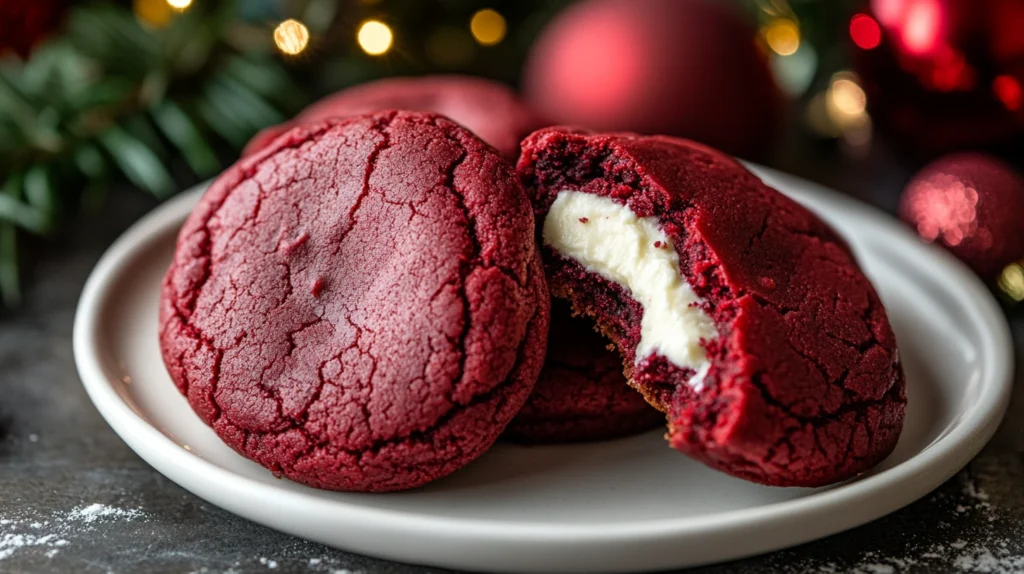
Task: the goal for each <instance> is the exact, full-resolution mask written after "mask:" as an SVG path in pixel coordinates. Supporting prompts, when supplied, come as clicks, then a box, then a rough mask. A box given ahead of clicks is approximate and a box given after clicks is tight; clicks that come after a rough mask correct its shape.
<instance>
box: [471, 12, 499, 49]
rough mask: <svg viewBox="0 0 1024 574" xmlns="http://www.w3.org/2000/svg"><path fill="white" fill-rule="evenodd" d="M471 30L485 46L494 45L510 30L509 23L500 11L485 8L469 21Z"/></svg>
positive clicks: (474, 36)
mask: <svg viewBox="0 0 1024 574" xmlns="http://www.w3.org/2000/svg"><path fill="white" fill-rule="evenodd" d="M469 31H470V32H471V33H472V34H473V38H474V39H476V41H477V42H479V43H480V44H481V45H483V46H494V45H495V44H498V43H500V42H501V41H502V40H504V39H505V34H506V33H507V32H508V25H507V24H506V23H505V17H504V16H502V15H501V14H499V13H498V12H496V11H494V10H491V9H490V8H485V9H483V10H480V11H479V12H477V13H476V14H473V18H472V19H470V21H469Z"/></svg>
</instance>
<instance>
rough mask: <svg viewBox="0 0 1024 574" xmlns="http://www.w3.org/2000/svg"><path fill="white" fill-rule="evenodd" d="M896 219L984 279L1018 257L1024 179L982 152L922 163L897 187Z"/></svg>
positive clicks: (1023, 227)
mask: <svg viewBox="0 0 1024 574" xmlns="http://www.w3.org/2000/svg"><path fill="white" fill-rule="evenodd" d="M900 217H901V218H902V219H903V220H904V221H906V222H907V223H909V224H911V225H913V226H914V228H915V229H916V230H917V233H918V234H919V235H920V236H921V237H922V238H924V239H925V240H926V241H932V242H936V243H940V244H942V245H945V246H946V247H948V248H949V249H950V251H952V252H953V253H954V254H956V256H957V257H959V258H960V259H961V260H963V261H964V263H967V265H969V266H970V267H971V268H972V269H974V270H975V271H976V272H977V273H978V274H979V275H980V276H982V277H983V278H984V279H993V278H995V277H996V276H997V275H998V274H999V272H1000V271H1001V270H1002V269H1003V267H1005V266H1006V265H1009V264H1010V263H1012V262H1014V261H1016V260H1018V259H1021V258H1024V177H1021V176H1020V175H1019V174H1017V173H1016V172H1014V171H1013V169H1012V168H1010V166H1008V165H1006V164H1005V163H1003V162H1002V161H1000V160H998V159H996V158H994V157H992V156H989V155H987V154H981V153H959V154H953V155H948V156H945V157H942V158H940V159H938V160H936V161H934V162H932V163H931V164H929V165H927V166H925V168H924V169H922V170H921V171H920V172H918V173H917V175H915V176H914V178H913V179H912V180H911V181H910V183H909V184H907V187H906V189H904V191H903V196H902V198H901V199H900Z"/></svg>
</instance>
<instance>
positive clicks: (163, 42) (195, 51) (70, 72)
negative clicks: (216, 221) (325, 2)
mask: <svg viewBox="0 0 1024 574" xmlns="http://www.w3.org/2000/svg"><path fill="white" fill-rule="evenodd" d="M197 4H209V5H211V6H209V7H199V6H197V7H195V8H193V9H190V10H189V11H188V12H186V13H184V14H181V15H178V16H176V17H175V18H174V20H173V21H172V22H171V23H170V25H168V26H167V27H165V28H163V29H159V30H150V29H147V28H145V27H143V26H142V25H141V24H139V22H138V21H137V20H136V19H135V17H134V15H133V14H132V13H131V12H129V11H128V10H125V9H123V8H120V7H116V6H112V5H107V4H90V5H86V6H79V7H75V8H72V10H71V12H70V13H69V15H68V19H67V22H66V26H65V30H64V31H63V32H62V33H61V34H60V35H59V36H58V38H57V39H55V40H53V41H51V42H49V43H48V44H46V45H43V46H41V47H39V48H38V49H37V50H36V51H35V52H34V53H33V55H32V57H31V58H30V59H29V60H28V61H27V62H20V61H15V60H5V61H0V298H2V299H3V302H4V303H5V304H7V305H15V304H17V303H18V301H19V300H20V292H19V282H20V281H19V276H20V271H21V266H20V265H19V258H18V255H19V247H18V242H19V236H20V235H22V234H32V235H39V236H50V235H53V234H54V233H56V232H57V231H58V230H59V229H60V227H61V224H62V223H63V221H64V220H65V219H66V218H67V217H68V216H69V215H70V214H72V213H74V210H77V209H81V208H84V207H90V206H94V205H95V204H96V203H98V202H99V201H102V199H103V197H104V196H105V195H106V193H105V192H106V189H107V188H109V186H110V185H111V183H113V182H114V181H116V180H117V179H125V180H127V181H129V182H131V183H132V184H133V185H135V186H137V187H139V188H140V189H143V190H145V191H147V192H149V193H151V194H153V195H154V196H156V197H160V198H163V197H167V196H168V195H170V194H172V193H173V192H174V191H175V190H176V189H177V188H178V186H177V185H176V183H175V180H174V178H173V177H172V173H171V170H170V169H169V167H168V166H169V165H170V163H171V160H172V159H173V158H182V159H183V160H184V163H185V164H186V165H187V166H188V169H189V170H190V171H191V172H193V173H194V174H195V175H196V176H198V177H209V176H212V175H214V174H216V173H217V172H218V171H219V170H220V169H221V168H222V166H221V162H220V160H219V159H218V155H217V153H216V150H217V149H219V148H224V147H227V146H230V148H231V149H238V148H240V147H241V146H242V145H243V144H244V143H245V141H246V140H247V139H248V138H249V137H251V135H252V134H253V133H255V132H256V131H257V130H259V129H261V128H263V127H265V126H267V125H271V124H274V123H278V122H280V121H282V120H283V119H284V118H285V117H286V113H285V112H289V111H293V110H294V109H295V108H296V107H297V106H298V105H299V104H300V103H302V100H303V99H304V98H303V95H302V94H301V93H298V92H297V91H296V90H295V88H294V87H293V86H294V82H292V80H291V78H290V75H289V73H288V71H287V70H286V69H285V68H284V67H283V66H282V64H281V63H280V62H279V61H278V60H277V59H275V57H274V56H273V55H272V54H271V53H270V51H269V50H260V49H253V50H240V49H239V48H238V47H237V46H235V45H234V44H232V43H231V42H230V41H229V38H230V37H231V34H232V27H233V26H236V25H239V24H237V22H238V19H237V18H236V14H235V6H234V4H233V3H217V2H211V3H197Z"/></svg>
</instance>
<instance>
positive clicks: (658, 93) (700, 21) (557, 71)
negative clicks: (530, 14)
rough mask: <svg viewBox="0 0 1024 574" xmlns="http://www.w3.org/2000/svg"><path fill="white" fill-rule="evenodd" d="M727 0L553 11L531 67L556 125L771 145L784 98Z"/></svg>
mask: <svg viewBox="0 0 1024 574" xmlns="http://www.w3.org/2000/svg"><path fill="white" fill-rule="evenodd" d="M733 8H734V7H733V6H731V4H730V3H727V2H716V1H710V0H588V1H584V2H580V3H577V4H574V5H572V6H571V7H569V8H568V9H567V10H566V11H565V12H563V13H562V14H561V15H559V16H558V17H557V18H555V19H554V20H553V21H552V22H551V23H550V24H549V25H548V27H547V28H546V29H545V30H544V32H543V33H542V34H541V36H540V38H539V39H538V40H537V43H536V44H535V45H534V47H533V50H532V53H531V55H530V58H529V60H528V62H527V64H526V67H525V72H524V78H523V80H524V82H523V84H524V89H525V92H526V96H527V98H528V99H529V100H530V102H531V103H532V104H533V105H534V106H535V107H536V108H537V109H538V110H539V111H540V112H542V113H543V114H544V115H546V116H547V118H548V119H549V120H551V121H552V122H554V123H560V124H571V125H577V126H582V127H587V128H591V129H596V130H605V131H634V132H640V133H656V134H669V135H677V136H683V137H688V138H692V139H695V140H698V141H702V142H705V143H708V144H710V145H713V146H716V147H719V148H722V149H724V150H726V151H728V152H731V153H734V154H739V155H748V156H749V155H756V154H757V153H758V152H759V151H761V150H763V149H764V148H765V146H766V145H767V144H768V143H770V142H771V140H772V138H773V136H774V135H775V132H776V129H775V128H776V126H777V125H778V123H779V118H780V112H781V108H780V104H781V97H780V95H779V92H778V89H777V88H776V85H775V83H774V80H773V78H772V75H771V71H770V69H769V67H768V63H767V58H766V56H765V55H764V53H762V51H761V50H760V49H759V48H758V47H757V44H756V36H757V35H756V30H755V29H754V28H753V26H751V25H748V23H747V22H746V21H745V20H744V19H743V18H742V17H741V16H740V15H739V14H738V13H737V12H736V11H735V10H733Z"/></svg>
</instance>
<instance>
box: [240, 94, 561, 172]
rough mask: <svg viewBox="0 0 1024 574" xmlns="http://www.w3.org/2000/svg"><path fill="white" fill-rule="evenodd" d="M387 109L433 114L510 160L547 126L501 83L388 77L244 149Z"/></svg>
mask: <svg viewBox="0 0 1024 574" xmlns="http://www.w3.org/2000/svg"><path fill="white" fill-rule="evenodd" d="M386 109H401V110H415V111H421V112H433V113H436V114H441V115H443V116H447V117H448V118H449V119H451V120H454V121H455V122H457V123H459V124H461V125H463V126H465V127H466V128H467V129H469V130H470V131H472V132H473V133H475V134H476V135H477V136H479V137H480V138H481V139H483V140H484V141H485V142H487V143H489V144H491V145H492V146H494V147H495V148H497V149H498V151H500V152H501V153H502V155H504V156H505V157H506V158H508V159H510V160H512V161H515V159H516V157H517V156H518V155H519V140H521V139H523V137H525V136H526V135H527V134H529V133H530V132H532V131H533V130H535V129H537V128H540V127H542V126H544V125H546V124H545V123H544V122H542V121H541V120H540V119H539V117H538V116H537V115H536V114H535V113H534V112H533V111H532V110H531V109H530V108H529V107H528V106H527V105H526V103H524V102H523V101H522V100H520V99H519V96H517V95H516V94H515V92H513V91H512V90H511V89H509V88H508V87H507V86H505V85H504V84H500V83H498V82H493V81H490V80H485V79H483V78H474V77H471V76H423V77H414V78H388V79H384V80H378V81H376V82H370V83H366V84H361V85H358V86H355V87H352V88H348V89H345V90H342V91H340V92H337V93H335V94H332V95H330V96H327V97H326V98H324V99H322V100H320V101H318V102H315V103H313V104H311V105H310V106H309V107H308V108H306V109H305V110H304V111H303V112H302V113H300V114H299V115H298V117H296V118H295V120H294V121H293V122H289V123H285V124H281V125H279V126H274V127H270V128H267V129H265V130H263V131H261V132H260V133H258V134H256V136H255V137H253V139H252V140H251V141H250V142H249V145H247V146H246V148H245V151H244V152H243V155H251V154H253V153H255V152H257V151H259V150H260V149H263V147H265V146H266V145H268V144H269V143H270V142H272V141H273V140H274V138H275V137H277V136H279V135H281V134H282V133H284V132H286V131H288V129H289V128H290V127H292V126H293V125H295V124H296V123H304V122H314V121H320V120H324V119H328V118H336V117H347V116H353V115H357V114H365V113H369V112H375V111H378V110H386Z"/></svg>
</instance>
